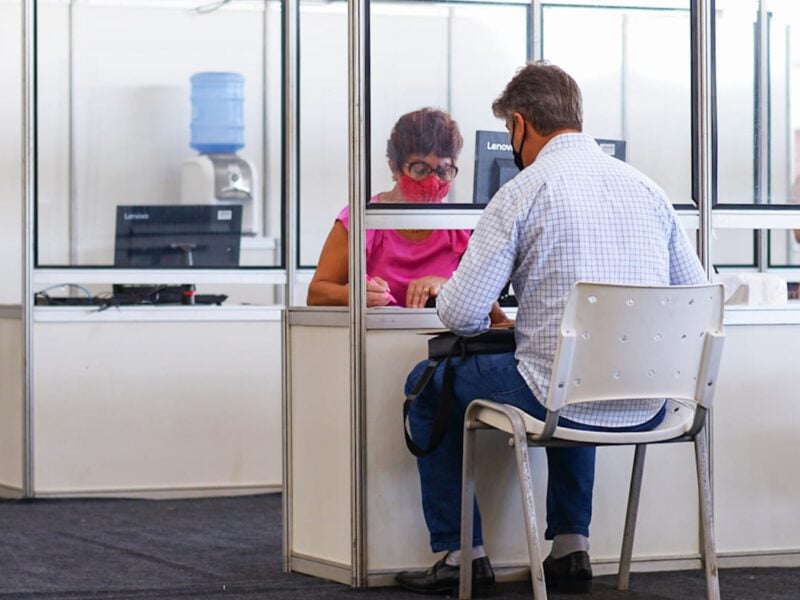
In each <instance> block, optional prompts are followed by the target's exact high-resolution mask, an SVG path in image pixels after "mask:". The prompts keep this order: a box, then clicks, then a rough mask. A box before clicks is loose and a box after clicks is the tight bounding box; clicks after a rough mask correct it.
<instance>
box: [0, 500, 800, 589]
mask: <svg viewBox="0 0 800 600" xmlns="http://www.w3.org/2000/svg"><path fill="white" fill-rule="evenodd" d="M280 511H281V499H280V496H279V495H277V494H274V495H262V496H246V497H237V498H210V499H198V500H33V501H9V500H6V501H0V535H2V538H1V539H2V542H1V543H0V599H3V600H4V599H7V598H20V599H34V598H35V599H40V598H41V599H54V600H56V599H81V600H83V599H86V600H94V599H110V598H114V599H125V598H146V599H154V598H158V599H167V600H168V599H172V598H175V599H183V598H198V599H203V600H205V599H216V598H219V599H226V600H254V599H256V598H269V599H276V600H278V599H283V598H305V599H316V598H322V599H342V600H344V599H348V598H353V599H361V600H373V599H375V600H377V599H384V598H385V599H396V600H403V599H411V598H416V599H419V596H417V595H415V594H411V593H408V592H404V591H402V590H399V589H396V588H377V589H376V588H372V589H367V590H354V589H351V588H349V587H347V586H343V585H339V584H336V583H331V582H327V581H323V580H320V579H316V578H313V577H306V576H303V575H298V574H288V575H287V574H284V573H282V572H281V517H280ZM720 585H721V589H722V597H723V598H725V599H758V600H761V599H766V600H769V599H778V598H780V599H800V569H729V570H723V571H722V572H721V574H720ZM631 588H632V590H631V591H629V592H618V591H616V590H615V589H614V581H613V578H612V577H597V578H595V585H594V591H593V593H592V595H591V596H589V597H590V598H592V599H593V600H594V599H600V600H644V599H647V600H661V599H663V600H691V599H694V598H697V599H701V598H704V590H705V586H704V582H703V575H702V573H701V572H700V571H679V572H670V573H634V574H633V575H632V577H631ZM491 597H493V598H509V599H517V598H519V599H522V598H530V597H531V591H530V587H529V585H527V584H523V583H514V584H502V585H498V586H497V588H496V589H495V591H494V592H493V593H492V594H491ZM553 597H555V598H562V599H564V600H569V599H570V598H587V596H570V595H558V596H556V595H555V594H553Z"/></svg>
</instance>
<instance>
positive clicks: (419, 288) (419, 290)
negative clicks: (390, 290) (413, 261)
mask: <svg viewBox="0 0 800 600" xmlns="http://www.w3.org/2000/svg"><path fill="white" fill-rule="evenodd" d="M446 282H447V279H445V278H444V277H439V276H437V275H427V276H425V277H420V278H419V279H414V280H412V281H411V282H410V283H409V284H408V292H407V293H406V306H407V307H408V308H425V303H426V302H427V301H428V298H435V297H436V296H438V295H439V290H441V289H442V286H443V285H444V284H445V283H446Z"/></svg>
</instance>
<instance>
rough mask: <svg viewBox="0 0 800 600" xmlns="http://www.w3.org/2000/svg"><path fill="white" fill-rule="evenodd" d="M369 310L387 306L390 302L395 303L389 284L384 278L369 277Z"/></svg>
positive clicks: (367, 282)
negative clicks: (374, 307)
mask: <svg viewBox="0 0 800 600" xmlns="http://www.w3.org/2000/svg"><path fill="white" fill-rule="evenodd" d="M366 285H367V308H370V307H373V306H386V305H387V304H389V303H390V302H395V303H396V301H395V299H394V296H392V294H391V293H390V292H391V290H389V284H388V283H386V280H385V279H383V278H382V277H367V281H366Z"/></svg>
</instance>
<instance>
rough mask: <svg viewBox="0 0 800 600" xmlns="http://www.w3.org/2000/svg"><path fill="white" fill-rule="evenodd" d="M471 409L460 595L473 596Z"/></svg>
mask: <svg viewBox="0 0 800 600" xmlns="http://www.w3.org/2000/svg"><path fill="white" fill-rule="evenodd" d="M470 421H471V411H470V410H469V407H467V412H466V415H465V417H464V455H463V463H462V467H461V566H460V570H459V585H458V597H459V598H460V599H467V598H471V597H472V519H473V509H474V505H475V500H474V498H475V430H474V429H472V428H471V427H470Z"/></svg>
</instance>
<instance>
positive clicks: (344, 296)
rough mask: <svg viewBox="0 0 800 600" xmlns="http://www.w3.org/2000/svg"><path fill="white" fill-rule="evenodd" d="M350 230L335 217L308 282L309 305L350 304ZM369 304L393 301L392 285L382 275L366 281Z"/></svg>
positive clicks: (384, 303) (382, 303)
mask: <svg viewBox="0 0 800 600" xmlns="http://www.w3.org/2000/svg"><path fill="white" fill-rule="evenodd" d="M348 237H349V236H348V233H347V229H345V227H344V225H342V222H341V221H336V222H335V223H334V224H333V227H332V228H331V232H330V233H329V234H328V239H326V240H325V244H324V245H323V246H322V252H321V253H320V255H319V264H318V265H317V270H316V271H315V272H314V277H313V278H312V279H311V283H310V284H309V286H308V296H307V297H306V303H307V304H308V305H309V306H347V304H348V301H349V294H350V290H349V288H348V285H347V280H348V273H347V257H348V255H349V254H350V251H349V245H348ZM366 287H367V306H368V307H372V306H386V305H387V304H389V302H391V301H392V299H391V296H390V295H389V294H388V293H387V292H388V291H389V286H388V285H387V284H386V282H385V281H384V280H383V279H381V278H380V277H375V278H374V279H373V280H372V281H371V282H367V283H366Z"/></svg>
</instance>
